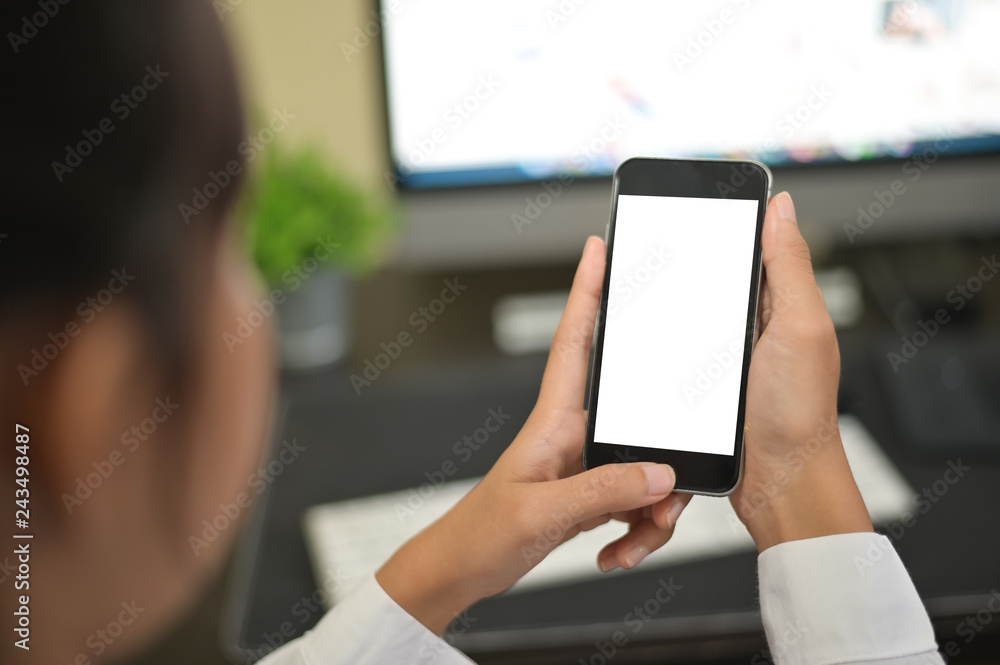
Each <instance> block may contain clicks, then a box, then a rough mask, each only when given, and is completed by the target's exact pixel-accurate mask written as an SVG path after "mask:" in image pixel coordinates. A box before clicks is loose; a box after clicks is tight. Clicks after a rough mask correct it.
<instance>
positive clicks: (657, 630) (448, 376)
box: [224, 337, 1000, 664]
mask: <svg viewBox="0 0 1000 665" xmlns="http://www.w3.org/2000/svg"><path fill="white" fill-rule="evenodd" d="M841 345H842V353H843V357H844V381H843V386H842V408H843V409H845V410H847V411H850V412H852V413H855V414H856V415H857V416H859V417H860V418H861V419H862V420H863V421H864V422H865V424H866V425H867V426H868V428H869V429H870V431H871V432H872V433H873V435H874V436H875V437H876V439H877V440H878V441H879V442H881V443H882V444H883V446H884V447H885V449H886V451H887V453H888V455H889V456H890V457H891V458H892V459H893V460H894V461H895V462H896V463H897V464H898V465H899V466H900V468H901V470H902V472H903V474H904V476H906V478H907V479H908V480H909V482H910V483H911V484H912V485H913V486H914V487H915V488H917V489H918V490H919V489H920V488H922V487H924V486H929V485H931V484H932V483H933V482H934V481H935V480H938V479H939V478H940V477H941V474H942V473H943V472H944V470H945V469H946V468H947V458H944V457H942V458H941V459H936V458H934V457H933V456H928V455H926V454H925V455H923V456H920V457H919V458H914V456H912V455H911V454H910V451H908V450H907V449H906V447H904V446H903V445H902V444H901V443H899V442H898V441H897V440H896V439H895V436H894V433H893V429H892V426H891V424H890V423H889V422H888V421H887V419H886V417H885V416H884V414H885V413H886V408H885V405H884V403H883V397H882V396H881V393H880V391H879V389H878V383H877V381H875V380H874V378H873V376H872V374H873V369H872V368H871V357H872V356H871V353H870V352H869V349H868V348H867V345H866V343H865V341H864V339H863V338H860V337H859V338H856V339H851V338H842V340H841ZM543 366H544V358H543V357H538V356H536V357H529V358H520V359H501V358H496V359H493V360H488V359H484V360H482V361H480V362H477V363H474V364H466V365H464V366H452V367H449V366H436V367H434V368H433V369H431V368H428V367H399V369H398V371H393V370H394V368H392V367H390V368H389V370H387V371H386V372H385V373H384V375H383V376H381V377H379V379H378V380H377V381H375V382H374V383H373V384H372V385H371V386H370V387H368V388H365V389H363V391H362V394H361V395H360V396H359V395H357V394H355V392H354V390H353V388H352V386H351V384H350V381H349V376H348V373H347V371H346V370H331V371H328V372H324V373H320V374H316V375H312V376H308V377H298V378H290V379H287V380H286V381H285V382H284V388H285V399H286V402H287V408H286V409H285V414H284V418H283V423H282V425H281V428H280V430H281V431H280V434H279V437H278V441H281V440H284V439H292V438H295V439H296V440H297V441H298V443H299V444H302V445H304V446H305V448H306V450H305V452H303V453H302V455H301V458H300V460H297V461H296V462H294V463H292V464H290V465H288V466H287V467H285V468H284V470H283V471H282V473H281V475H280V476H279V477H277V478H276V479H275V481H274V483H273V484H272V485H271V486H270V488H269V490H268V492H267V493H266V501H264V502H261V503H260V504H259V505H258V513H257V515H256V516H255V517H254V520H253V523H252V524H251V525H250V528H249V529H248V530H247V532H246V534H245V536H244V542H243V544H242V546H241V565H239V566H237V572H236V575H235V576H234V579H233V580H231V584H232V589H233V590H234V595H233V598H232V602H231V604H230V610H229V611H228V612H227V616H226V620H225V623H226V626H225V629H224V630H225V635H224V643H225V645H226V646H227V648H229V649H230V651H231V653H232V655H233V657H234V660H237V661H238V662H246V660H247V652H246V650H247V649H249V650H252V651H255V652H256V653H258V654H259V653H261V648H262V646H266V643H267V640H268V638H269V637H270V640H271V641H272V642H280V641H286V640H287V639H290V635H299V634H301V633H302V632H304V631H305V630H308V629H309V628H310V627H312V625H313V624H315V622H316V621H317V620H318V619H319V617H320V612H311V613H308V615H307V616H306V613H304V612H303V611H302V607H303V606H302V605H301V604H300V605H298V608H296V604H297V603H300V602H301V601H302V599H303V598H305V597H307V596H309V595H310V594H312V593H313V591H314V590H315V588H316V585H315V582H314V580H313V575H312V569H311V567H310V563H309V560H308V556H307V553H306V548H305V543H304V540H303V536H302V531H301V525H300V516H301V513H302V511H303V510H304V509H305V508H306V507H308V506H310V505H313V504H316V503H323V502H328V501H335V500H341V499H347V498H351V497H357V496H362V495H366V494H374V493H380V492H386V491H392V490H398V489H403V488H407V487H413V486H416V485H419V484H420V483H422V482H424V480H425V479H424V476H423V474H424V472H425V471H432V470H434V469H437V468H439V467H440V465H441V462H442V461H443V460H444V459H449V458H451V457H453V454H452V453H451V446H452V444H453V443H454V442H455V441H456V440H458V439H460V438H461V436H462V435H463V434H465V433H468V432H471V431H473V430H474V429H475V428H476V427H478V426H480V425H481V423H482V421H483V419H484V418H485V415H486V410H487V409H488V408H491V407H494V408H495V407H497V406H502V407H503V409H504V411H505V412H509V413H511V414H512V416H513V417H512V419H511V421H510V422H508V423H507V424H505V425H504V426H503V428H502V429H501V430H500V431H499V432H498V433H497V434H496V435H494V436H492V437H491V438H490V440H489V441H488V442H487V444H486V445H485V446H484V447H483V449H482V450H480V451H479V452H478V453H477V454H476V455H474V456H472V457H471V458H470V459H469V460H468V462H463V463H461V464H460V466H459V472H458V473H457V474H456V475H455V477H456V478H457V477H466V476H474V475H478V474H482V473H485V472H486V471H487V470H488V469H489V467H490V466H491V464H492V463H493V461H494V460H495V459H496V457H497V456H498V455H499V454H500V453H501V452H502V450H503V449H504V448H505V447H506V445H507V444H509V442H510V441H511V440H512V439H513V437H514V436H515V435H516V434H517V431H518V430H519V428H520V426H521V424H522V423H523V422H524V420H525V419H526V418H527V416H528V414H529V412H530V409H531V408H532V406H533V404H534V401H535V398H536V396H537V392H538V385H539V381H540V378H541V373H542V369H543ZM375 469H377V472H374V470H375ZM998 507H1000V465H998V463H997V459H996V458H994V459H992V460H989V459H983V460H979V461H977V463H976V464H974V465H973V469H972V470H971V471H970V472H969V473H968V475H967V477H966V478H965V479H964V480H963V481H962V482H960V483H958V484H956V485H954V486H953V487H951V488H950V490H949V492H948V494H947V496H946V497H944V498H943V499H942V500H941V501H939V502H938V503H937V504H935V506H934V507H933V509H932V510H930V511H929V512H927V513H926V514H925V515H922V516H920V518H919V520H918V522H917V523H916V524H915V525H914V526H912V527H911V528H909V529H907V530H906V532H905V534H904V535H903V536H902V537H901V538H899V539H898V540H897V541H896V546H897V548H898V550H899V552H900V555H901V557H902V558H903V561H904V562H905V563H906V565H907V566H908V568H909V569H910V571H911V574H912V575H913V578H914V581H915V583H916V585H917V588H918V590H919V591H920V593H921V595H922V597H924V598H925V599H926V602H927V605H928V608H929V610H930V612H931V614H932V615H933V616H934V618H935V620H936V621H935V623H936V625H937V626H938V628H939V636H940V637H941V638H942V639H947V638H948V636H949V635H950V632H949V631H951V630H953V629H954V625H955V622H956V621H957V620H959V619H961V618H962V617H964V616H966V615H968V614H974V613H975V612H976V611H977V610H979V609H981V608H983V607H985V605H986V600H987V596H988V595H989V591H990V589H991V588H994V587H1000V529H998V528H997V525H998V523H1000V519H998V518H997V517H996V510H997V508H998ZM678 528H683V518H682V519H681V522H680V524H679V525H678ZM755 559H756V557H755V555H753V554H752V553H745V554H740V555H736V556H727V557H723V558H719V559H714V560H709V561H702V562H695V563H689V564H686V565H682V566H677V567H674V568H670V569H654V570H649V571H637V572H636V573H635V574H633V575H628V576H622V577H617V578H613V579H607V580H597V581H593V582H588V583H584V584H577V585H573V586H568V587H564V588H559V589H550V590H540V591H537V592H531V593H524V594H520V595H515V596H511V597H500V598H495V599H490V600H487V601H484V602H482V603H479V604H478V605H476V606H475V607H474V608H473V609H472V610H471V611H470V615H471V616H472V617H474V618H475V620H476V621H475V624H473V625H472V626H471V627H470V628H469V629H468V631H467V632H463V633H462V634H459V635H457V640H456V644H457V646H459V647H460V648H462V649H463V650H465V651H467V652H468V653H469V654H470V655H472V656H473V657H474V658H475V659H476V660H477V661H478V662H480V663H501V662H515V661H516V662H519V663H531V662H537V663H549V662H551V663H557V662H558V663H578V662H579V659H581V658H582V659H584V662H585V663H588V662H594V663H598V662H602V661H601V660H600V658H598V657H596V656H595V655H599V651H597V649H596V648H595V646H594V645H595V642H604V641H606V640H608V639H609V638H610V635H611V634H612V633H613V632H614V631H616V630H619V629H621V628H622V626H623V619H624V617H625V615H626V614H628V613H629V612H630V611H631V609H632V608H633V607H634V606H636V605H642V604H643V603H644V602H645V601H646V600H648V599H650V598H651V597H653V596H654V594H655V591H656V589H657V587H658V584H659V581H660V580H661V579H669V578H672V580H673V582H674V583H676V584H679V585H681V586H682V587H683V588H682V590H681V591H680V592H678V593H677V594H676V596H675V597H674V598H673V599H672V600H671V601H670V602H669V603H668V604H666V605H664V606H662V607H661V608H660V610H659V611H658V612H657V613H656V615H655V616H654V617H652V618H651V621H649V622H648V623H647V624H644V626H643V628H642V629H641V630H640V631H639V632H638V633H635V634H634V635H632V636H631V637H630V641H629V645H628V646H629V650H627V651H626V652H625V653H623V654H620V655H619V656H617V657H616V658H615V662H616V663H622V664H626V663H632V662H682V661H688V662H708V661H712V662H722V659H724V658H734V659H743V662H746V659H748V658H752V657H753V656H754V655H755V654H757V653H759V652H760V650H761V649H762V648H763V647H764V641H763V637H762V634H761V625H760V617H759V614H758V612H757V604H756V572H755V564H756V560H755ZM296 609H297V611H296ZM283 624H284V625H285V629H286V633H290V635H289V636H282V635H281V628H282V625H283ZM997 628H1000V617H997V619H996V620H995V621H993V622H992V624H991V625H990V626H987V628H986V632H984V633H983V634H982V635H981V636H979V637H977V638H976V640H975V641H974V642H973V644H971V645H969V647H968V648H967V649H965V645H964V644H963V645H962V646H963V649H964V653H965V654H966V655H967V656H968V655H969V654H972V653H973V651H972V649H973V648H975V649H976V651H981V650H982V652H983V653H990V650H991V649H993V650H995V652H1000V648H998V647H997V645H998V644H1000V639H998V638H997V636H996V634H995V632H996V629H997ZM991 630H992V631H993V632H994V634H993V635H992V636H991V635H990V634H989V633H990V631H991ZM960 639H964V638H960ZM592 658H593V660H591V659H592ZM653 659H655V660H653ZM757 662H762V661H757ZM960 662H961V661H960ZM968 662H973V661H968Z"/></svg>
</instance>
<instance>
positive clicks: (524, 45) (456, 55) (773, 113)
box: [381, 0, 1000, 263]
mask: <svg viewBox="0 0 1000 665" xmlns="http://www.w3.org/2000/svg"><path fill="white" fill-rule="evenodd" d="M381 12H382V16H381V28H382V44H383V59H384V71H385V95H386V102H387V119H388V123H387V124H388V139H389V141H388V143H389V152H390V158H391V163H392V170H391V173H387V179H388V180H389V181H390V182H391V183H392V184H393V185H394V186H396V187H398V189H399V190H400V191H401V192H403V194H402V203H403V208H404V214H405V216H406V220H407V231H406V232H405V233H404V241H403V259H404V260H406V259H407V258H409V259H410V260H413V261H416V262H418V263H419V262H421V261H424V260H428V259H429V260H430V262H431V263H440V262H442V261H443V262H446V263H447V262H454V260H456V259H457V260H458V261H460V262H461V261H462V260H468V259H471V258H474V257H476V256H479V258H480V259H486V258H488V257H490V256H492V257H494V258H496V259H497V260H499V261H502V262H509V261H511V260H513V261H518V260H532V259H533V258H539V259H543V258H545V257H550V258H553V257H554V256H555V255H558V254H559V253H560V252H564V251H568V249H569V246H570V245H569V241H570V239H573V241H574V243H575V244H579V243H578V242H577V241H578V239H579V238H578V237H577V238H574V235H576V236H578V235H579V232H580V230H582V229H584V228H586V230H587V231H600V230H602V229H603V226H604V223H605V222H606V221H607V220H606V217H607V211H608V200H609V198H610V197H609V194H610V191H609V189H608V182H609V181H608V176H609V175H610V174H611V172H612V171H613V170H614V168H615V167H616V166H617V164H619V163H620V162H621V161H623V160H624V159H627V158H628V157H632V156H639V155H642V156H670V157H727V158H750V159H758V160H760V161H763V162H765V163H767V164H769V165H770V166H772V168H773V169H774V170H775V172H776V176H777V178H776V183H775V184H776V186H777V188H779V189H782V188H787V189H789V190H790V191H792V194H793V195H794V196H795V197H796V200H797V203H799V209H800V216H802V217H803V224H804V225H805V226H806V227H807V230H808V231H810V232H811V234H812V235H813V236H815V238H816V240H817V241H820V242H831V241H832V242H837V241H844V242H865V241H870V240H872V239H873V238H874V239H877V238H880V237H885V236H886V235H887V234H889V235H891V234H893V233H898V232H904V233H914V232H920V231H921V230H924V231H933V229H934V228H939V225H940V224H943V223H950V224H977V225H978V224H982V223H989V221H990V220H991V219H993V218H996V217H1000V198H998V194H997V191H996V190H997V189H998V188H997V187H996V186H995V184H996V183H997V182H998V181H1000V180H998V178H1000V158H998V157H997V155H998V151H1000V40H998V39H996V36H995V34H994V32H995V27H996V26H998V25H1000V0H899V1H897V0H888V1H887V0H845V1H844V2H841V3H835V4H832V5H817V4H815V3H808V2H801V1H798V2H796V1H794V0H766V1H758V0H724V1H717V2H698V3H694V2H664V1H662V0H586V1H584V0H506V1H505V2H497V3H468V2H461V1H460V0H420V1H419V2H412V3H411V2H406V1H405V0H399V1H398V2H392V1H388V0H387V1H386V2H385V3H384V4H383V6H382V7H381ZM974 155H978V156H979V158H978V159H975V158H971V157H969V156H974ZM961 156H965V157H966V158H965V159H960V158H959V159H956V158H957V157H961ZM852 226H854V227H856V231H858V232H852V230H851V227H852ZM505 232H506V234H505ZM574 232H575V233H574ZM415 233H416V234H419V236H420V237H415V236H414V234H415ZM505 235H506V237H504V236H505ZM528 238H531V239H533V242H519V241H524V240H526V239H528ZM431 242H433V243H436V245H435V246H434V247H432V246H430V244H429V243H431ZM526 245H527V247H526ZM470 252H471V253H470ZM449 257H451V259H450V260H449Z"/></svg>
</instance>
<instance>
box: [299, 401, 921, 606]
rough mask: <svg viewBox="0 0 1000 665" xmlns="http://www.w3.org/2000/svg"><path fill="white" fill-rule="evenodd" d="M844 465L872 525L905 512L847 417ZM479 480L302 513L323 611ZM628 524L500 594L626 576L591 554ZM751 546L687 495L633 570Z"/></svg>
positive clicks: (885, 464)
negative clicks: (662, 539) (659, 543)
mask: <svg viewBox="0 0 1000 665" xmlns="http://www.w3.org/2000/svg"><path fill="white" fill-rule="evenodd" d="M839 420H840V432H841V436H842V438H843V441H844V449H845V451H846V453H847V459H848V462H849V463H850V465H851V470H852V471H853V473H854V477H855V479H856V480H857V483H858V487H859V489H860V490H861V495H862V497H863V498H864V500H865V505H866V506H867V507H868V512H869V514H870V515H871V518H872V521H873V522H874V523H875V524H880V523H883V524H884V523H887V522H890V521H894V520H898V519H899V518H900V517H901V516H902V513H903V511H904V510H906V509H908V508H912V506H913V499H914V495H915V492H914V490H913V488H912V487H910V485H909V484H908V483H907V482H906V480H905V479H904V478H903V477H902V475H901V474H900V473H899V471H898V469H897V468H896V467H895V465H893V464H892V462H891V461H890V460H889V459H888V458H887V457H886V456H885V454H884V453H883V452H882V450H881V448H880V447H879V446H878V444H877V443H876V442H875V441H874V439H873V438H872V436H871V435H870V434H869V433H868V430H867V429H865V427H864V426H863V425H862V424H861V422H860V421H858V420H857V419H856V418H854V417H853V416H849V415H841V416H840V419H839ZM479 480H480V479H479V478H471V479H466V480H457V481H450V482H447V483H443V484H441V485H439V486H437V487H432V486H431V485H430V484H429V483H426V484H424V485H423V486H420V487H415V488H410V489H407V490H401V491H398V492H390V493H387V494H380V495H377V496H368V497H363V498H359V499H351V500H348V501H339V502H336V503H329V504H323V505H319V506H314V507H312V508H310V509H308V510H307V511H306V512H305V513H304V515H303V528H304V531H305V536H306V542H307V545H308V547H309V553H310V558H311V561H312V566H313V570H314V574H315V575H316V579H317V581H318V584H319V585H320V586H321V587H323V588H326V589H327V591H328V594H327V595H326V597H327V598H328V603H327V604H328V606H332V605H335V604H336V603H337V602H338V601H339V600H340V599H342V598H343V597H344V596H346V595H347V594H349V593H350V592H351V591H352V590H353V589H354V588H355V587H356V586H357V584H359V583H360V582H361V581H363V580H364V579H365V578H366V576H368V575H369V574H371V573H373V572H374V571H376V570H378V569H379V568H380V567H381V566H382V564H383V563H385V562H386V561H387V560H388V559H389V557H391V556H392V554H393V553H394V552H395V551H396V550H397V549H398V548H399V547H400V545H402V544H403V543H405V542H406V541H407V540H409V539H410V538H412V537H413V536H415V535H416V534H417V533H419V532H420V531H421V530H423V529H424V528H426V527H427V526H429V525H430V524H432V523H433V522H434V521H435V520H437V519H438V518H439V517H441V516H442V515H444V514H445V513H446V512H448V510H449V509H451V507H452V506H454V505H455V504H456V503H458V501H459V500H461V499H462V497H464V496H465V495H466V494H467V493H468V492H469V490H471V489H472V488H473V487H475V485H476V483H478V482H479ZM627 529H628V525H626V524H623V523H621V522H615V521H612V522H609V523H608V524H605V525H603V526H600V527H598V528H596V529H594V530H592V531H588V532H585V533H581V534H580V535H578V536H577V537H576V538H573V539H572V540H570V541H568V542H566V543H564V544H563V545H561V546H560V547H558V548H557V549H556V550H555V551H553V552H552V553H551V554H549V555H548V557H546V558H545V559H544V560H543V561H542V562H541V563H539V564H538V565H537V566H536V567H535V568H533V569H532V570H531V571H529V572H528V574H527V575H525V576H524V577H523V578H521V580H519V581H518V582H517V583H516V584H515V585H514V586H513V587H512V588H511V589H509V590H508V591H506V592H505V593H519V592H523V591H527V590H532V589H539V588H544V587H551V586H556V585H561V584H571V583H575V582H581V581H586V580H588V579H594V578H597V577H603V576H608V575H628V574H630V573H631V572H632V571H626V570H622V569H621V568H616V569H615V570H613V571H611V572H609V573H602V572H600V569H599V568H598V567H597V554H598V552H600V550H601V548H603V547H604V545H606V544H607V543H609V542H611V541H612V540H615V539H616V538H619V537H620V536H622V535H623V534H624V533H625V532H626V531H627ZM754 549H755V546H754V543H753V540H752V539H751V538H750V534H749V533H747V530H746V528H745V527H744V526H743V524H742V522H740V521H739V518H737V516H736V513H735V512H734V511H733V509H732V507H731V506H730V504H729V500H728V499H726V498H720V497H706V496H695V497H694V498H693V499H692V500H691V503H690V504H689V505H688V507H687V508H686V509H685V511H684V512H683V513H682V514H681V517H680V519H679V520H678V521H677V526H676V527H675V530H674V535H673V538H671V540H670V542H668V543H667V544H666V545H665V546H664V547H662V548H661V549H659V550H657V551H656V552H653V553H651V554H650V555H649V556H647V557H646V559H645V560H643V562H642V563H641V564H639V566H638V567H637V569H643V570H649V569H651V568H655V567H664V566H672V565H677V564H681V563H685V562H689V561H694V560H698V559H706V558H712V557H720V556H724V555H727V554H732V553H735V552H741V551H753V550H754Z"/></svg>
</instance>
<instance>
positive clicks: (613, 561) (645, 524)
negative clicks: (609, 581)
mask: <svg viewBox="0 0 1000 665" xmlns="http://www.w3.org/2000/svg"><path fill="white" fill-rule="evenodd" d="M673 534H674V530H673V529H672V528H671V529H661V528H660V527H658V526H657V525H656V523H655V522H653V520H643V521H641V522H639V523H638V524H633V525H632V526H631V527H630V528H629V530H628V533H626V534H625V535H624V536H622V537H621V538H619V539H618V540H616V541H614V542H612V543H609V544H607V545H605V546H604V549H602V550H601V552H600V553H599V554H598V555H597V565H598V567H599V568H600V569H601V570H602V571H604V572H607V571H609V570H613V569H615V568H618V567H619V566H620V567H622V568H635V567H636V566H637V565H639V562H640V561H642V560H643V559H645V558H646V557H647V556H649V553H650V552H655V551H656V550H658V549H660V548H661V547H663V545H664V544H666V542H667V541H668V540H670V537H671V536H672V535H673Z"/></svg>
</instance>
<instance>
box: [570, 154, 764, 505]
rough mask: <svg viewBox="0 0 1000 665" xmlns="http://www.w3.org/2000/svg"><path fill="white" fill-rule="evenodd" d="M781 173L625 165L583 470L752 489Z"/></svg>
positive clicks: (722, 166)
mask: <svg viewBox="0 0 1000 665" xmlns="http://www.w3.org/2000/svg"><path fill="white" fill-rule="evenodd" d="M770 183H771V174H770V172H769V171H768V169H767V167H766V166H764V165H763V164H760V163H758V162H752V161H727V160H686V159H685V160H680V159H647V158H636V159H629V160H628V161H626V162H624V163H623V164H622V165H621V166H619V167H618V169H617V170H616V171H615V176H614V191H613V194H612V202H611V220H610V221H609V222H608V229H607V238H606V242H607V265H606V269H605V274H604V288H603V292H602V294H601V307H600V312H599V314H598V317H597V322H596V327H595V331H594V349H593V361H592V366H591V372H590V377H591V378H590V394H589V395H590V399H589V416H588V423H587V440H586V445H585V447H584V459H583V464H584V467H585V468H588V469H590V468H594V467H597V466H600V465H602V464H614V463H621V462H642V461H649V462H660V463H666V464H670V465H671V466H672V467H673V468H674V471H675V472H676V474H677V485H676V491H678V492H688V493H695V494H709V495H713V496H723V495H726V494H729V493H730V492H732V491H733V489H735V488H736V485H737V484H738V483H739V479H740V475H741V472H742V466H743V424H744V415H745V409H746V386H747V374H748V371H749V368H750V356H751V353H752V352H753V345H754V342H755V341H756V338H757V319H758V299H759V296H760V279H761V228H762V227H763V223H764V210H765V208H766V206H767V201H768V199H769V198H770Z"/></svg>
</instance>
